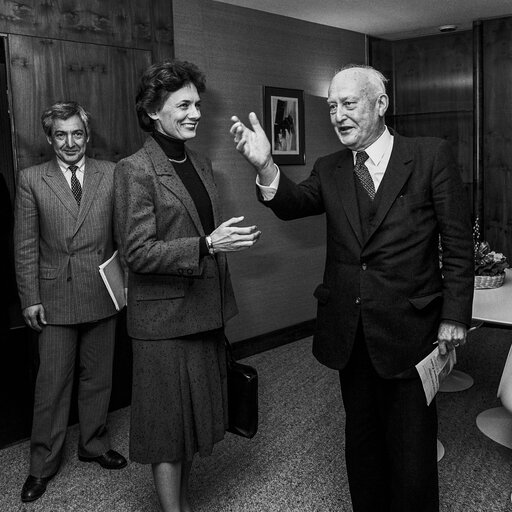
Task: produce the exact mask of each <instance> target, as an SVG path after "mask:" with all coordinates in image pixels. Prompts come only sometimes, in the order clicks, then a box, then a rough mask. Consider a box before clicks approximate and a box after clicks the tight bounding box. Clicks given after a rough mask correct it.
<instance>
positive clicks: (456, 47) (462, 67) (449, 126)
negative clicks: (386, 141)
mask: <svg viewBox="0 0 512 512" xmlns="http://www.w3.org/2000/svg"><path fill="white" fill-rule="evenodd" d="M370 50H371V51H370V56H371V59H372V60H371V64H372V65H374V66H375V67H376V68H377V69H381V70H383V71H384V73H385V74H386V72H387V74H388V76H389V75H391V83H390V85H391V87H390V88H389V89H388V94H389V95H390V96H391V97H392V98H393V100H394V101H393V102H392V107H394V108H391V109H389V110H388V115H387V116H386V117H387V123H388V125H389V126H391V127H393V128H395V129H396V131H397V132H398V133H400V134H401V135H406V136H409V137H425V136H430V137H441V138H443V139H446V140H447V141H448V142H450V145H451V147H452V152H453V154H454V156H455V159H456V162H457V165H458V168H459V171H460V173H461V176H462V180H463V182H464V187H465V190H466V192H467V197H468V200H469V202H470V204H471V205H472V204H473V181H474V176H473V166H474V161H473V37H472V32H471V31H464V32H457V33H454V34H440V35H436V36H428V37H420V38H414V39H405V40H398V41H381V40H378V39H371V41H370Z"/></svg>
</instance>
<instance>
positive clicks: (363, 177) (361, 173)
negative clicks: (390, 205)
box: [354, 151, 375, 200]
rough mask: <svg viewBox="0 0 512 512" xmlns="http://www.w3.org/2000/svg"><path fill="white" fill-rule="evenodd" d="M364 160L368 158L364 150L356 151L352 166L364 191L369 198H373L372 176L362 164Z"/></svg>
mask: <svg viewBox="0 0 512 512" xmlns="http://www.w3.org/2000/svg"><path fill="white" fill-rule="evenodd" d="M366 160H368V154H367V153H366V151H358V152H357V153H356V165H355V166H354V172H355V173H356V176H357V177H358V179H359V181H360V182H361V185H362V186H363V188H364V189H365V190H366V193H367V194H368V195H369V196H370V199H372V200H373V198H374V197H375V185H374V183H373V180H372V177H371V176H370V171H369V170H368V167H366V165H365V164H364V163H365V162H366Z"/></svg>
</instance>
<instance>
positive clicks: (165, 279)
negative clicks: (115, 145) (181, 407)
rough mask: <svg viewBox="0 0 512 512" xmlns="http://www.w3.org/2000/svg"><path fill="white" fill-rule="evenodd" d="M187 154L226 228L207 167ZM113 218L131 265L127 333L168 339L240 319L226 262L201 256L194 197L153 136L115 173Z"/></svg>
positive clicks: (201, 232)
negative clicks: (233, 318)
mask: <svg viewBox="0 0 512 512" xmlns="http://www.w3.org/2000/svg"><path fill="white" fill-rule="evenodd" d="M186 151H187V155H188V158H189V159H190V161H191V162H192V164H193V165H194V167H195V169H196V171H197V173H198V174H199V177H200V178H201V180H202V182H203V184H204V186H205V188H206V190H207V192H208V195H209V196H210V200H211V202H212V208H213V216H214V222H215V226H218V225H219V224H220V223H221V214H220V204H219V197H218V193H217V187H216V185H215V182H214V180H213V172H212V167H211V163H210V161H209V160H208V159H207V158H205V157H203V156H201V155H199V154H198V153H196V152H194V151H192V150H190V149H188V148H187V150H186ZM115 212H116V213H115V216H116V222H117V224H118V228H119V232H120V235H121V246H122V255H123V258H124V259H125V261H126V265H127V267H128V334H129V335H130V336H131V337H133V338H137V339H144V340H152V339H169V338H174V337H180V336H184V335H187V334H193V333H197V332H202V331H208V330H211V329H216V328H218V327H222V326H223V325H224V323H225V322H226V321H227V320H228V319H229V318H231V317H232V316H233V315H235V314H236V313H237V309H236V304H235V299H234V294H233V289H232V286H231V280H230V277H229V272H228V266H227V260H226V256H225V254H223V253H218V254H216V255H215V256H214V257H212V256H210V255H208V256H204V257H202V258H201V257H200V254H199V240H200V237H201V236H205V235H208V234H209V233H204V230H203V227H202V225H201V221H200V219H199V215H198V213H197V210H196V207H195V205H194V202H193V200H192V198H191V197H190V195H189V193H188V192H187V189H186V188H185V186H184V185H183V183H182V181H181V180H180V178H179V177H178V175H177V173H176V171H175V169H174V167H173V166H172V164H171V162H170V161H169V160H168V158H167V157H166V156H165V153H164V152H163V151H162V149H161V148H160V146H159V145H158V144H157V143H156V142H155V141H154V139H153V138H152V137H149V138H148V139H147V141H146V142H145V144H144V146H143V147H142V149H140V150H139V151H138V152H137V153H135V154H133V155H131V156H130V157H128V158H125V159H124V160H121V161H120V162H119V163H118V164H117V166H116V169H115Z"/></svg>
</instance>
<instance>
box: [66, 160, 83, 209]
mask: <svg viewBox="0 0 512 512" xmlns="http://www.w3.org/2000/svg"><path fill="white" fill-rule="evenodd" d="M69 170H70V171H71V192H73V195H74V196H75V199H76V202H77V204H78V206H80V201H81V200H82V186H81V185H80V182H79V181H78V178H77V177H76V171H78V166H77V165H70V166H69Z"/></svg>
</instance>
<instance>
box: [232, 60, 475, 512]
mask: <svg viewBox="0 0 512 512" xmlns="http://www.w3.org/2000/svg"><path fill="white" fill-rule="evenodd" d="M327 103H328V108H329V113H330V118H331V123H332V124H333V126H334V130H335V132H336V135H337V136H338V138H339V140H340V141H341V143H342V144H343V145H344V146H345V149H342V150H341V151H338V152H337V153H333V154H331V155H328V156H325V157H323V158H320V159H318V160H317V162H316V163H315V166H314V168H313V172H312V173H311V175H310V176H309V178H307V179H306V180H305V181H303V182H302V183H300V184H295V183H294V182H292V181H291V180H290V179H288V178H287V177H286V176H285V175H284V174H283V173H280V172H279V169H277V168H276V166H275V165H274V163H273V160H272V157H271V152H270V145H269V143H268V140H267V139H266V137H265V134H264V132H263V130H262V128H261V126H260V125H259V122H258V120H257V118H256V116H255V115H254V113H251V114H250V116H249V119H250V122H251V125H252V129H249V128H247V127H246V126H245V125H243V124H242V123H241V121H240V120H239V119H238V118H237V117H233V118H232V121H233V126H232V128H231V132H232V134H233V135H234V139H235V144H236V147H237V149H238V151H240V153H242V155H244V156H245V157H246V158H247V160H248V161H249V162H250V163H251V164H252V165H253V166H254V167H255V168H256V170H257V171H258V179H257V183H258V193H259V195H260V199H261V200H262V201H263V202H264V204H265V205H266V206H269V207H270V208H272V210H273V211H274V212H275V213H276V214H277V215H278V216H279V217H280V218H282V219H285V220H287V219H295V218H299V217H305V216H308V215H317V214H321V213H326V221H327V259H326V266H325V273H324V278H323V282H322V284H320V285H319V286H318V287H317V289H316V291H315V297H316V298H317V300H318V315H317V329H316V334H315V338H314V344H313V352H314V355H315V356H316V358H317V359H318V360H319V361H320V362H321V363H323V364H325V365H326V366H328V367H330V368H334V369H336V370H339V375H340V382H341V391H342V396H343V403H344V406H345V412H346V432H345V433H346V464H347V472H348V478H349V486H350V492H351V497H352V504H353V509H354V512H366V511H368V512H370V511H371V512H379V511H382V512H384V511H386V512H390V511H392V512H411V511H414V512H433V511H437V510H438V508H439V493H438V477H437V465H436V437H437V415H436V406H435V403H432V404H431V405H430V406H427V405H426V400H425V396H424V394H423V391H422V385H421V381H420V379H419V377H418V375H417V373H416V372H415V369H414V366H415V364H416V363H418V362H419V361H420V360H421V359H423V358H424V357H425V356H426V355H427V354H428V353H429V352H430V351H432V349H433V348H434V344H435V343H436V342H437V343H439V349H440V352H441V353H442V354H446V353H447V351H449V350H453V349H454V348H455V347H457V346H459V345H462V344H464V342H465V340H466V331H467V326H468V325H469V323H470V320H471V308H472V298H473V259H472V256H473V249H472V231H471V222H470V215H469V210H468V207H467V204H466V198H465V197H464V190H463V187H462V182H461V178H460V175H459V172H458V170H457V167H456V165H455V164H454V162H453V160H452V157H451V155H450V151H449V147H448V144H447V143H446V142H445V141H443V140H441V139H436V138H406V137H402V136H400V135H398V134H397V133H395V132H392V131H390V130H388V128H387V127H386V125H385V121H384V115H385V112H386V109H387V107H388V97H387V95H386V93H385V78H384V77H383V76H382V74H381V73H379V72H378V71H376V70H375V69H373V68H370V67H367V66H347V67H346V68H344V69H342V70H341V71H340V72H338V73H337V74H336V75H335V76H334V78H333V80H332V82H331V84H330V87H329V92H328V99H327ZM439 236H440V237H441V243H442V248H443V269H442V275H441V270H440V268H439V256H438V241H439Z"/></svg>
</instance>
